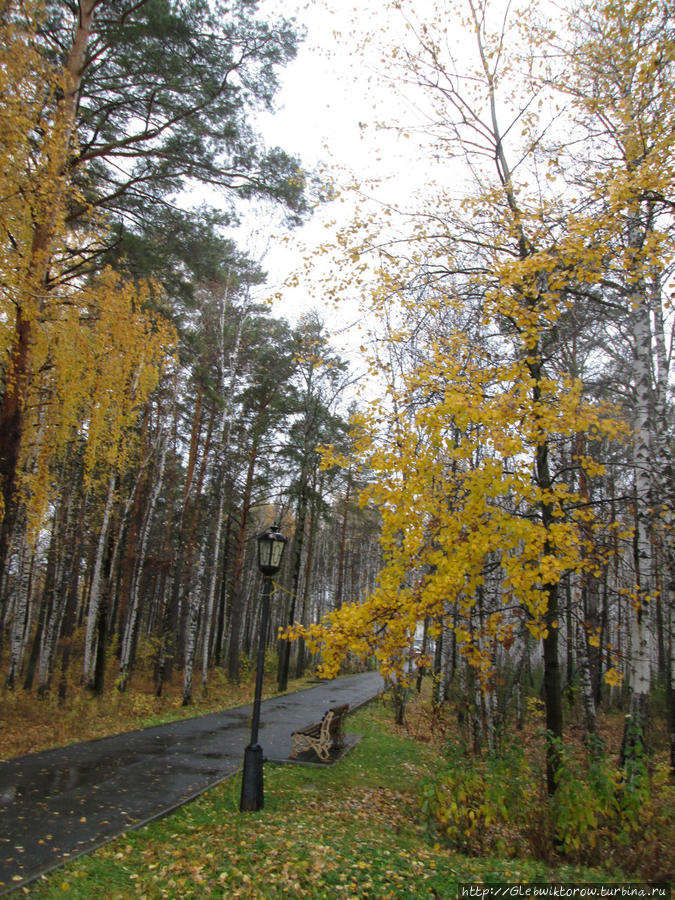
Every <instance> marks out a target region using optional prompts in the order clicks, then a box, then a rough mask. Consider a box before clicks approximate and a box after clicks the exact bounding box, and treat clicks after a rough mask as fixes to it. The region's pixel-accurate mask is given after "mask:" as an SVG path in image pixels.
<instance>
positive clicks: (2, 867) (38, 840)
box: [0, 672, 384, 895]
mask: <svg viewBox="0 0 675 900" xmlns="http://www.w3.org/2000/svg"><path fill="white" fill-rule="evenodd" d="M383 687H384V683H383V680H382V677H381V676H380V675H378V674H377V673H376V672H366V673H364V674H361V675H351V676H348V677H346V678H338V679H334V680H332V681H327V682H321V683H320V684H317V685H316V686H315V687H311V688H307V689H305V690H303V691H299V692H298V693H295V694H283V695H281V696H279V697H273V698H272V699H270V700H265V701H263V704H262V708H261V720H260V732H259V743H260V745H261V746H262V748H263V753H264V756H265V759H266V760H268V761H270V762H288V761H289V760H288V757H289V754H290V752H291V732H293V731H294V730H296V729H297V728H302V727H303V726H305V725H309V724H311V723H312V722H316V721H319V720H320V719H321V716H322V715H323V713H324V712H325V711H326V710H327V709H329V708H330V707H332V706H337V705H340V704H343V703H348V704H349V706H350V712H352V711H353V710H355V709H357V708H358V707H359V706H362V705H363V704H364V703H367V702H368V701H369V700H372V699H373V698H374V697H376V696H377V695H378V694H379V693H380V692H381V691H382V689H383ZM250 718H251V705H248V706H241V707H238V708H236V709H230V710H225V711H223V712H218V713H211V714H210V715H207V716H199V717H197V718H193V719H183V720H181V721H179V722H171V723H170V724H167V725H157V726H155V727H153V728H144V729H142V730H141V731H132V732H129V733H126V734H120V735H115V736H113V737H107V738H101V739H99V740H96V741H87V742H85V743H81V744H71V745H69V746H67V747H60V748H57V749H55V750H45V751H42V752H41V753H32V754H30V755H29V756H22V757H18V758H16V759H12V760H8V761H7V762H3V763H0V895H2V894H4V893H7V892H9V891H11V890H12V889H14V888H18V887H21V885H22V884H25V883H26V882H28V881H31V880H32V879H34V878H36V877H38V876H39V875H41V874H43V873H45V872H48V871H50V870H51V869H54V868H56V867H57V866H59V865H61V864H62V863H64V862H66V861H67V860H69V859H73V858H74V857H76V856H80V855H82V854H83V853H88V852H90V851H91V850H93V849H94V848H95V847H98V846H100V845H101V844H104V843H105V842H106V841H109V840H111V839H112V838H113V837H115V836H116V835H119V834H121V833H122V832H124V831H128V830H129V829H130V828H137V827H139V826H140V825H143V824H144V823H146V822H149V821H150V820H152V819H155V818H158V817H160V816H163V815H166V814H167V813H168V812H171V811H172V810H174V809H176V808H177V807H179V806H181V805H182V804H184V803H186V802H187V801H188V800H191V799H192V798H194V797H196V796H198V795H199V794H201V793H203V792H204V791H205V790H207V789H208V788H210V787H213V786H214V785H216V784H218V783H219V782H221V781H223V780H224V779H225V778H228V777H229V776H231V775H232V774H234V773H235V772H236V771H237V770H238V769H239V768H240V767H241V764H242V761H243V754H244V748H245V747H246V745H247V744H248V742H249V736H250ZM347 731H349V720H347Z"/></svg>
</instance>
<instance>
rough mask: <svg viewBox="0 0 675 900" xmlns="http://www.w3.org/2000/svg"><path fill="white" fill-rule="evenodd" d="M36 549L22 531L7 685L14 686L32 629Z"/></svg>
mask: <svg viewBox="0 0 675 900" xmlns="http://www.w3.org/2000/svg"><path fill="white" fill-rule="evenodd" d="M34 558H35V551H29V548H28V542H27V541H26V539H25V533H23V532H22V538H21V549H20V555H19V579H18V581H19V586H18V593H17V596H16V598H15V600H14V603H13V604H12V605H13V610H12V612H13V615H12V628H11V632H10V639H9V667H8V671H7V682H6V684H7V687H9V688H14V686H15V684H16V678H17V676H18V674H19V671H20V669H21V661H22V660H23V655H24V652H25V649H26V643H27V641H28V633H29V630H30V601H31V583H32V571H33V560H34Z"/></svg>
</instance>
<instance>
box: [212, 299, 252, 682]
mask: <svg viewBox="0 0 675 900" xmlns="http://www.w3.org/2000/svg"><path fill="white" fill-rule="evenodd" d="M247 318H248V313H243V314H242V316H241V317H240V319H239V322H238V325H237V331H236V334H235V338H234V345H233V347H232V352H231V353H230V358H229V361H228V363H227V368H228V369H229V384H228V388H227V390H225V391H224V392H223V393H224V396H225V405H224V407H223V416H222V419H221V422H220V428H219V434H221V435H222V439H221V444H220V454H219V456H220V458H221V459H225V458H226V456H227V453H228V451H229V449H230V442H231V440H232V425H233V422H234V402H233V401H234V391H235V388H236V384H237V367H238V365H239V354H240V352H241V335H242V331H243V328H244V323H245V322H246V319H247ZM224 333H225V303H223V304H222V306H221V310H220V334H221V336H222V335H224ZM220 352H221V364H222V367H223V372H224V371H225V346H224V343H221V348H220ZM224 380H225V379H224V378H223V382H224ZM224 514H225V492H224V491H223V490H222V489H221V492H220V500H219V503H218V520H217V523H216V534H215V539H214V542H213V543H214V546H213V554H212V557H213V564H212V566H211V578H210V580H209V589H208V593H207V597H206V621H205V622H204V640H203V652H202V686H203V687H204V688H205V687H206V683H207V681H208V673H209V659H210V655H211V629H212V626H213V610H214V607H215V602H216V587H217V585H218V566H219V564H220V544H221V540H222V534H223V516H224Z"/></svg>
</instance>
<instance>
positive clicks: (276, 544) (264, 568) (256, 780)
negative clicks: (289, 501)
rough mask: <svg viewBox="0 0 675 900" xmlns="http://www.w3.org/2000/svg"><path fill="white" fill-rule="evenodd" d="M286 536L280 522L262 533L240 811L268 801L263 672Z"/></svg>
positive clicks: (256, 806) (254, 809)
mask: <svg viewBox="0 0 675 900" xmlns="http://www.w3.org/2000/svg"><path fill="white" fill-rule="evenodd" d="M285 545H286V538H285V537H284V536H283V535H282V534H280V532H279V529H278V527H277V526H276V525H272V527H271V528H268V529H267V531H265V532H263V533H262V534H260V535H258V568H259V569H260V571H261V572H262V574H263V595H262V611H261V615H260V635H259V638H258V659H257V664H256V673H255V695H254V699H253V717H252V719H251V740H250V742H249V745H248V747H247V748H246V749H245V750H244V773H243V776H242V781H241V801H240V803H239V810H240V812H255V811H256V810H258V809H262V808H263V806H264V804H265V798H264V793H263V751H262V747H261V746H260V744H259V743H258V728H259V726H260V700H261V697H262V684H263V674H264V671H265V641H266V638H267V622H268V620H269V614H270V597H271V595H272V576H273V575H276V573H277V572H278V571H279V569H280V568H281V558H282V556H283V555H284V547H285Z"/></svg>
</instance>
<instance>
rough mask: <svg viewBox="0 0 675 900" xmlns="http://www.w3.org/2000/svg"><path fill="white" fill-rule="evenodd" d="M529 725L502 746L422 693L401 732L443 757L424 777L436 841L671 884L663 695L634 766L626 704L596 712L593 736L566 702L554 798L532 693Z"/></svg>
mask: <svg viewBox="0 0 675 900" xmlns="http://www.w3.org/2000/svg"><path fill="white" fill-rule="evenodd" d="M527 707H528V711H527V715H526V717H525V722H524V724H523V727H522V728H520V729H518V728H516V727H515V726H512V725H511V724H510V723H509V727H508V730H507V729H506V728H505V729H504V733H503V734H502V735H501V736H497V739H496V741H495V746H494V748H493V749H489V748H487V747H484V746H483V747H481V746H477V745H476V740H475V734H474V732H473V727H472V722H471V719H470V718H469V717H468V716H466V715H464V716H463V715H462V710H461V707H460V705H459V704H456V703H452V702H450V703H448V704H446V705H444V706H443V707H442V708H441V709H438V708H436V707H434V706H433V704H431V703H430V702H429V701H428V700H427V701H423V700H422V699H421V698H415V699H414V700H413V702H412V703H409V704H408V706H407V708H406V720H405V724H404V726H403V727H402V731H404V732H405V733H407V734H409V735H410V736H411V737H413V738H414V739H415V740H418V741H419V740H422V741H428V742H430V743H433V744H435V746H436V747H437V750H438V753H439V761H438V765H437V766H436V769H435V772H434V774H433V775H432V776H431V777H430V778H428V779H427V780H426V781H425V782H424V786H423V789H422V800H421V810H422V817H423V820H424V821H425V823H426V827H427V829H428V833H429V835H430V837H432V838H434V839H437V840H440V841H441V842H442V843H443V844H445V845H446V846H448V847H450V848H451V849H453V850H454V851H457V852H460V853H462V854H466V855H468V856H471V857H481V858H482V857H488V856H497V857H499V858H503V859H508V858H521V857H531V858H535V859H539V860H542V861H545V862H547V863H548V864H549V865H555V864H560V863H561V862H563V861H565V862H567V863H570V864H575V865H589V866H598V867H600V868H602V869H604V870H605V871H607V872H611V871H620V872H621V873H622V877H624V878H627V879H633V880H641V881H649V882H655V883H664V882H671V883H672V880H673V874H674V872H675V784H674V783H673V780H672V777H671V772H670V766H669V744H668V731H667V724H666V716H665V708H662V707H663V703H662V698H661V697H660V696H659V695H658V693H655V694H654V698H653V701H652V717H651V720H650V729H649V733H648V741H649V746H648V747H644V748H642V752H641V753H640V754H639V755H638V758H637V760H635V761H634V762H633V768H632V769H631V770H630V771H626V770H624V769H622V768H621V767H620V765H619V758H620V753H621V744H622V738H623V732H624V725H625V714H624V712H623V710H622V709H620V708H614V709H611V710H605V711H604V712H601V713H600V714H599V716H598V734H597V735H596V736H594V737H593V739H592V740H589V739H588V737H587V736H585V735H584V730H583V728H582V725H581V719H580V714H579V712H578V709H577V707H576V706H575V705H574V704H568V705H567V722H566V726H565V740H564V744H561V746H560V753H561V758H562V761H563V765H562V767H561V770H560V773H559V776H558V787H557V790H556V793H555V795H554V796H553V797H549V796H548V793H547V790H546V778H545V741H544V736H545V713H544V706H543V703H542V701H541V700H539V699H538V698H537V697H530V698H529V700H528V701H527Z"/></svg>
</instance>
